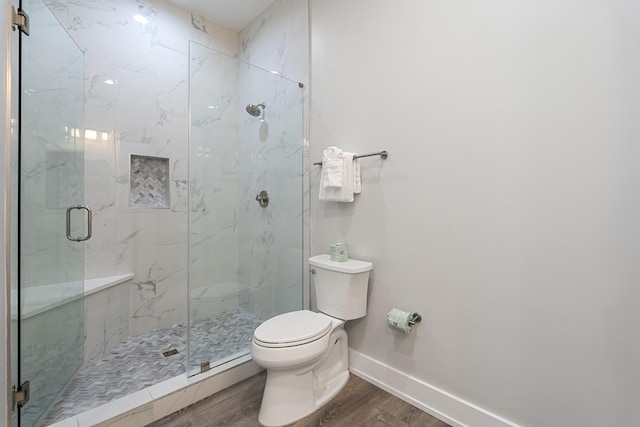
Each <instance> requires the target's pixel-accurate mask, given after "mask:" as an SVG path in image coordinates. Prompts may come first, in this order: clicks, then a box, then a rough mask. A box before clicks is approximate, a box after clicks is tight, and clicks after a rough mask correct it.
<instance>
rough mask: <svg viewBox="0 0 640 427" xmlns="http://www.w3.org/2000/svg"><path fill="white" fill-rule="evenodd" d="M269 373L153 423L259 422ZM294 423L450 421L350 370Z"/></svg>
mask: <svg viewBox="0 0 640 427" xmlns="http://www.w3.org/2000/svg"><path fill="white" fill-rule="evenodd" d="M265 379H266V373H265V372H263V373H261V374H258V375H256V376H253V377H251V378H248V379H246V380H245V381H242V382H241V383H238V384H236V385H234V386H232V387H229V388H227V389H225V390H222V391H220V392H218V393H216V394H214V395H213V396H210V397H208V398H206V399H204V400H201V401H200V402H198V403H195V404H193V405H191V406H189V407H187V408H185V409H182V410H181V411H178V412H176V413H174V414H171V415H169V416H167V417H165V418H163V419H161V420H159V421H156V422H155V423H153V424H150V425H149V427H151V426H152V427H215V426H225V427H226V426H229V427H254V426H259V425H260V424H259V423H258V411H259V410H260V401H261V399H262V391H263V389H264V383H265ZM291 426H292V427H312V426H315V427H317V426H345V427H356V426H366V427H385V426H393V427H407V426H412V427H448V424H446V423H444V422H442V421H440V420H438V419H437V418H434V417H432V416H431V415H429V414H427V413H425V412H422V411H421V410H419V409H417V408H415V407H414V406H411V405H409V404H408V403H406V402H404V401H402V400H400V399H398V398H396V397H394V396H392V395H390V394H389V393H387V392H386V391H384V390H381V389H379V388H378V387H376V386H374V385H371V384H369V383H368V382H366V381H364V380H362V379H360V378H358V377H356V376H355V375H353V374H352V375H351V377H350V378H349V382H348V383H347V385H346V387H345V388H344V389H343V390H342V391H341V392H340V393H339V394H338V396H336V397H335V398H333V400H331V401H330V402H329V403H327V404H326V405H325V406H323V407H322V408H321V409H320V410H318V411H316V412H315V413H313V414H311V415H309V416H308V417H306V418H303V419H302V420H300V421H298V422H296V423H293V424H291Z"/></svg>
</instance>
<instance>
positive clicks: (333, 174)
mask: <svg viewBox="0 0 640 427" xmlns="http://www.w3.org/2000/svg"><path fill="white" fill-rule="evenodd" d="M343 164H344V152H343V151H342V150H341V149H339V148H338V147H328V148H326V149H325V150H324V151H323V152H322V176H321V177H320V185H321V187H322V188H341V187H342V182H343V179H342V169H343Z"/></svg>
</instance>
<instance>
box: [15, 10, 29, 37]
mask: <svg viewBox="0 0 640 427" xmlns="http://www.w3.org/2000/svg"><path fill="white" fill-rule="evenodd" d="M11 26H12V27H13V29H14V30H15V29H16V28H17V29H19V30H20V31H22V32H23V33H24V35H26V36H28V35H29V15H27V12H25V11H24V10H22V9H20V8H18V10H16V8H15V7H14V8H13V18H12V19H11Z"/></svg>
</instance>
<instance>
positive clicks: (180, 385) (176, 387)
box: [48, 354, 262, 427]
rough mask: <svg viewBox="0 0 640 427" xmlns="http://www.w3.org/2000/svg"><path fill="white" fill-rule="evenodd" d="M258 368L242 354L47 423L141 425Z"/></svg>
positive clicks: (105, 426)
mask: <svg viewBox="0 0 640 427" xmlns="http://www.w3.org/2000/svg"><path fill="white" fill-rule="evenodd" d="M261 371H262V368H260V367H259V366H258V365H256V364H255V363H254V362H253V360H252V359H251V355H248V354H247V355H243V356H240V357H238V358H235V359H234V360H232V361H230V362H228V363H225V364H223V365H220V366H217V367H215V368H212V369H211V370H209V371H207V372H205V373H202V374H199V375H195V376H192V377H188V376H187V375H186V374H184V375H180V376H178V377H174V378H171V379H169V380H166V381H163V382H161V383H158V384H155V385H153V386H151V387H147V388H145V389H143V390H140V391H137V392H135V393H132V394H130V395H128V396H125V397H123V398H120V399H117V400H114V401H113V402H109V403H106V404H104V405H101V406H98V407H96V408H93V409H90V410H88V411H86V412H83V413H81V414H78V415H75V416H73V417H70V418H67V419H65V420H63V421H60V422H57V423H55V424H50V425H49V426H48V427H139V426H145V425H147V424H150V423H152V422H154V421H158V420H160V419H162V418H164V417H166V416H167V415H169V414H172V413H174V412H176V411H179V410H180V409H182V408H186V407H187V406H189V405H191V404H193V403H196V402H198V401H200V400H202V399H204V398H206V397H208V396H211V395H212V394H214V393H217V392H218V391H221V390H223V389H225V388H227V387H230V386H232V385H234V384H236V383H238V382H240V381H242V380H244V379H247V378H249V377H251V376H253V375H256V374H258V373H260V372H261Z"/></svg>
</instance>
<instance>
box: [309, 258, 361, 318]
mask: <svg viewBox="0 0 640 427" xmlns="http://www.w3.org/2000/svg"><path fill="white" fill-rule="evenodd" d="M309 264H310V265H311V266H313V269H314V270H315V285H316V302H317V305H318V310H320V311H321V312H323V313H325V314H328V315H329V316H332V317H335V318H338V319H343V320H351V319H358V318H360V317H364V316H365V315H366V314H367V290H368V288H369V273H370V272H371V269H372V268H373V264H371V263H370V262H366V261H358V260H356V259H350V260H348V261H346V262H336V261H331V257H330V256H329V255H316V256H314V257H311V258H309Z"/></svg>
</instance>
